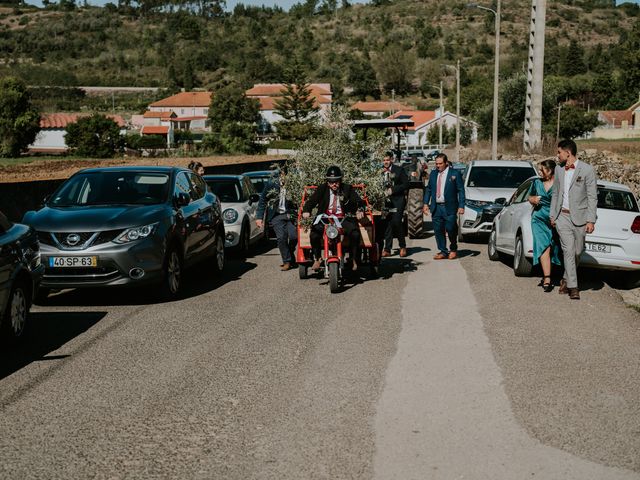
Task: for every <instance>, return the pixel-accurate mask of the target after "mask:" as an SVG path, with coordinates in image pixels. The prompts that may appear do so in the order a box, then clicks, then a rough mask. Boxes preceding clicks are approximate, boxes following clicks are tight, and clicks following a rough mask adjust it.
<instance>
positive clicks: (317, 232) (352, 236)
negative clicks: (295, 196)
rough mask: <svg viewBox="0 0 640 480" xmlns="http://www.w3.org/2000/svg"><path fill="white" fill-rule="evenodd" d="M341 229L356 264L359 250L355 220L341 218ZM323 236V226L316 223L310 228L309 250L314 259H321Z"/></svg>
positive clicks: (358, 231)
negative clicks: (311, 250) (311, 251)
mask: <svg viewBox="0 0 640 480" xmlns="http://www.w3.org/2000/svg"><path fill="white" fill-rule="evenodd" d="M341 223H342V229H343V230H344V236H345V238H348V239H349V249H350V250H349V252H350V255H351V258H352V260H354V261H355V262H358V259H359V257H358V250H359V249H360V239H361V238H360V228H359V227H358V225H357V223H356V221H355V220H353V219H351V218H343V219H342V221H341ZM323 235H324V225H323V224H322V223H318V224H316V225H314V226H313V227H311V231H310V232H309V240H311V248H312V249H313V255H314V256H315V258H316V259H319V258H322V248H323V244H322V237H323Z"/></svg>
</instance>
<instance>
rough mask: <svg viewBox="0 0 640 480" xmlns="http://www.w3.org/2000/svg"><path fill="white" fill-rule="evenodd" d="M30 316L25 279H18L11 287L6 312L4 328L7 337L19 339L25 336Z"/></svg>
mask: <svg viewBox="0 0 640 480" xmlns="http://www.w3.org/2000/svg"><path fill="white" fill-rule="evenodd" d="M28 316H29V297H28V294H27V287H26V284H25V282H24V281H18V282H16V284H15V285H14V286H13V288H12V289H11V293H10V294H9V301H8V302H7V307H6V310H5V312H4V320H3V329H4V330H5V333H6V335H7V337H8V338H9V339H11V340H17V339H20V338H22V337H24V335H25V333H26V331H27V320H28Z"/></svg>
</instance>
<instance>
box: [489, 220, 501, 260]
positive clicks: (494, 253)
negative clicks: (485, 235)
mask: <svg viewBox="0 0 640 480" xmlns="http://www.w3.org/2000/svg"><path fill="white" fill-rule="evenodd" d="M497 236H498V234H497V232H496V229H495V227H494V228H492V229H491V233H490V234H489V241H488V242H487V255H488V256H489V260H492V261H494V262H495V261H497V260H500V252H499V251H498V249H497V247H496V243H497V242H496V237H497Z"/></svg>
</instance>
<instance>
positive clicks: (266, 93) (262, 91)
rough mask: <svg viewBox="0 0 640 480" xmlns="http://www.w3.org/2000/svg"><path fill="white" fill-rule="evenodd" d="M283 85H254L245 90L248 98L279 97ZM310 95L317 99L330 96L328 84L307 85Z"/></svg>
mask: <svg viewBox="0 0 640 480" xmlns="http://www.w3.org/2000/svg"><path fill="white" fill-rule="evenodd" d="M284 88H285V84H284V83H256V84H255V85H254V86H253V87H252V88H250V89H249V90H247V92H246V95H247V96H248V97H279V96H281V95H282V90H284ZM309 90H311V95H313V96H314V97H318V96H320V95H332V92H331V85H330V84H328V83H311V84H309Z"/></svg>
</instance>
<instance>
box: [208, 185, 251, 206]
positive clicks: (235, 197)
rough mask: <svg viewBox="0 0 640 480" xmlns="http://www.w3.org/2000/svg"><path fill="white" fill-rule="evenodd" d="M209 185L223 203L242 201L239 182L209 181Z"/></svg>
mask: <svg viewBox="0 0 640 480" xmlns="http://www.w3.org/2000/svg"><path fill="white" fill-rule="evenodd" d="M207 184H208V185H209V188H210V189H211V191H212V192H213V193H215V194H216V195H217V197H218V198H219V199H220V201H221V202H241V201H242V191H241V190H240V185H239V184H238V181H237V180H207Z"/></svg>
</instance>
